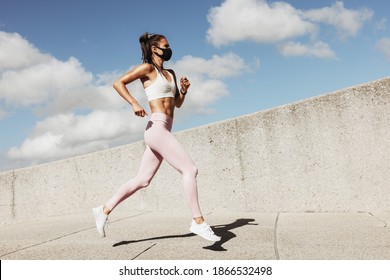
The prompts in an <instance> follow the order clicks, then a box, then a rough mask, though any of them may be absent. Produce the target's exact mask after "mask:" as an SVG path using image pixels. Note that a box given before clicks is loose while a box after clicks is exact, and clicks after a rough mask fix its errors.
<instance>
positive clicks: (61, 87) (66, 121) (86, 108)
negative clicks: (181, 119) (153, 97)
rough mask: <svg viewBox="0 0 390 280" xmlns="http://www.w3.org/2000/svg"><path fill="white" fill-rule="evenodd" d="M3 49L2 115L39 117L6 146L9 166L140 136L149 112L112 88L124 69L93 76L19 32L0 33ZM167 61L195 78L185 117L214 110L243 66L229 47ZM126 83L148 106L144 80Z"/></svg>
mask: <svg viewBox="0 0 390 280" xmlns="http://www.w3.org/2000/svg"><path fill="white" fill-rule="evenodd" d="M0 47H1V48H0V53H1V54H0V104H1V106H2V109H1V110H0V118H4V117H5V116H7V115H8V114H9V112H7V111H12V110H13V109H15V108H24V109H27V110H33V112H34V113H35V114H39V116H40V119H41V121H39V122H36V123H35V125H34V127H33V128H32V129H31V133H29V135H28V137H27V138H26V139H25V140H24V141H23V142H22V144H20V145H19V146H15V147H12V148H10V149H9V150H8V151H7V153H6V156H7V158H8V161H9V165H10V166H15V164H16V163H17V164H18V165H17V166H20V165H23V166H25V165H31V164H37V163H42V162H46V161H51V160H57V159H61V158H65V157H70V156H75V155H80V154H84V153H88V152H93V151H97V150H101V149H105V148H108V147H112V146H116V145H121V144H125V143H128V142H131V141H135V140H140V139H142V135H143V130H144V127H145V125H146V122H147V118H144V119H140V118H137V117H135V116H134V114H133V112H132V108H131V107H130V105H128V104H127V103H126V102H125V101H124V100H123V99H122V98H121V97H120V96H119V95H118V94H117V93H116V92H115V90H114V89H113V88H112V83H113V81H114V80H115V79H116V78H118V77H119V76H120V75H122V74H123V71H120V72H119V71H114V72H111V73H110V72H107V73H101V74H99V75H94V74H92V73H91V72H88V71H87V70H86V69H84V68H83V66H82V64H81V62H80V61H78V60H77V59H76V58H73V57H71V58H69V59H68V60H66V61H61V60H58V59H56V58H55V57H53V56H51V55H50V54H43V53H42V52H40V51H39V50H38V49H37V48H36V47H34V46H33V45H32V44H31V43H30V42H28V41H27V40H26V39H25V38H22V37H21V36H20V35H19V34H11V33H6V32H1V33H0ZM3 47H5V48H3ZM21 57H22V59H20V58H21ZM172 66H173V68H174V69H175V71H176V73H177V76H178V78H180V77H181V76H183V75H186V76H188V77H189V79H190V81H191V83H192V84H191V88H190V93H189V94H188V96H187V99H186V102H185V105H184V106H185V107H184V109H183V110H180V111H181V112H180V111H179V114H187V115H188V114H192V115H193V114H206V113H210V112H212V111H213V109H212V108H210V106H212V104H213V103H215V102H216V101H217V100H219V99H220V98H222V97H224V96H226V95H227V94H228V90H227V88H226V86H225V84H224V82H223V79H224V78H228V77H232V76H236V75H239V74H240V73H241V72H242V71H245V70H246V66H245V63H244V61H243V60H242V59H241V58H240V57H239V56H237V55H235V54H232V53H229V54H226V55H223V56H213V57H212V58H211V59H209V60H207V59H202V58H197V57H192V56H186V57H184V58H183V59H181V60H179V61H176V62H174V63H173V64H172ZM128 88H129V90H130V91H131V93H132V94H133V95H134V97H135V98H136V99H137V100H138V101H139V103H140V104H141V105H142V106H145V109H146V110H147V111H148V112H149V108H148V107H147V106H148V105H147V100H146V96H145V94H144V91H143V88H142V84H141V83H140V82H135V83H132V84H130V85H128ZM80 112H83V113H80ZM149 113H150V112H149ZM10 115H12V117H13V118H15V119H16V118H17V117H18V116H17V114H16V113H15V114H10Z"/></svg>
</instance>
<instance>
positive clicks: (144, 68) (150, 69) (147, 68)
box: [136, 63, 155, 73]
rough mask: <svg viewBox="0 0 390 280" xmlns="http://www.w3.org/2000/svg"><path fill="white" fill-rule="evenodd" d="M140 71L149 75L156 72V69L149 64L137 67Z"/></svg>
mask: <svg viewBox="0 0 390 280" xmlns="http://www.w3.org/2000/svg"><path fill="white" fill-rule="evenodd" d="M136 68H138V69H139V70H140V71H144V72H147V73H150V72H153V71H154V70H155V67H154V66H153V65H152V64H149V63H142V64H139V65H138V66H136Z"/></svg>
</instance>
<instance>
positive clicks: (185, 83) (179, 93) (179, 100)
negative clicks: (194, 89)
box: [170, 70, 191, 108]
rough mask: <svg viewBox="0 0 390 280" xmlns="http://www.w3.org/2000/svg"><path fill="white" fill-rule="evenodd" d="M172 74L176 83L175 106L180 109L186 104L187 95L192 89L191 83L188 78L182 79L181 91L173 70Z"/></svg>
mask: <svg viewBox="0 0 390 280" xmlns="http://www.w3.org/2000/svg"><path fill="white" fill-rule="evenodd" d="M170 72H171V73H172V74H173V77H174V79H175V83H176V94H175V106H176V107H177V108H180V107H181V105H183V103H184V99H185V95H186V94H187V91H188V88H189V87H190V85H191V83H190V81H189V80H188V79H187V77H182V78H180V89H179V88H178V86H177V82H176V74H175V72H173V70H170Z"/></svg>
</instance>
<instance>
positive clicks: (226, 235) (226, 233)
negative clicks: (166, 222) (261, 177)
mask: <svg viewBox="0 0 390 280" xmlns="http://www.w3.org/2000/svg"><path fill="white" fill-rule="evenodd" d="M254 221H255V220H254V219H238V220H236V221H235V222H233V223H230V224H226V225H218V226H212V227H211V228H212V229H213V230H214V232H215V233H216V234H217V235H219V236H221V241H218V242H215V243H214V244H213V245H211V246H207V247H203V248H204V249H208V250H212V251H227V250H226V249H225V248H223V247H222V245H223V244H224V243H226V242H228V241H229V240H230V239H232V238H235V237H236V235H235V234H234V233H233V232H231V230H232V229H235V228H239V227H243V226H247V225H257V224H253V223H251V222H254ZM191 236H195V234H193V233H187V234H180V235H165V236H158V237H151V238H145V239H139V240H129V241H121V242H118V243H115V244H114V245H112V247H118V246H123V245H129V244H133V243H139V242H145V241H153V240H163V239H173V238H188V237H191Z"/></svg>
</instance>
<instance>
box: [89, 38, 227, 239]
mask: <svg viewBox="0 0 390 280" xmlns="http://www.w3.org/2000/svg"><path fill="white" fill-rule="evenodd" d="M139 41H140V44H141V50H142V60H143V63H142V64H140V65H138V66H136V67H135V68H133V69H132V70H130V71H129V72H127V73H126V74H124V75H123V76H122V77H121V78H119V79H118V80H117V81H116V82H115V83H114V88H115V90H116V91H117V92H118V93H119V95H120V96H122V97H123V98H124V99H125V100H126V101H127V102H128V103H129V104H130V105H131V106H132V108H133V111H134V114H135V115H136V116H138V117H145V116H146V115H148V114H147V112H146V111H145V110H144V108H142V107H141V106H140V104H139V103H138V102H137V100H136V99H135V98H134V97H133V96H132V95H131V93H130V92H129V90H128V89H127V87H126V85H127V84H129V83H132V82H134V81H136V80H138V79H140V80H141V83H142V84H143V87H144V89H145V93H146V96H147V98H148V102H149V106H150V110H151V112H152V114H151V116H150V121H149V123H148V125H147V126H146V129H145V133H144V140H145V144H146V150H145V152H144V155H143V157H142V160H141V163H140V167H139V170H138V174H137V175H136V176H135V177H134V178H133V179H131V180H130V181H128V182H126V183H125V184H123V185H122V186H121V187H120V188H119V189H118V191H117V192H116V193H115V194H114V195H113V196H112V197H111V199H110V200H108V201H107V203H106V204H104V205H101V206H98V207H96V208H94V209H93V214H94V217H95V222H96V227H97V230H98V232H99V234H100V235H101V236H102V237H105V236H106V233H105V225H106V223H107V220H108V215H109V214H110V213H111V212H112V211H113V210H114V208H115V207H116V206H118V204H119V203H121V202H122V201H124V200H125V199H126V198H128V197H129V196H131V195H132V194H134V193H135V192H136V191H138V190H140V189H142V188H145V187H147V186H148V185H149V184H150V182H151V180H152V179H153V177H154V175H155V174H156V172H157V170H158V169H159V167H160V165H161V163H162V161H163V160H164V159H165V160H166V161H167V162H168V163H169V164H170V165H171V166H173V167H174V168H175V169H176V170H177V171H179V172H180V173H181V174H182V176H183V184H184V193H185V196H186V200H187V202H188V205H189V207H190V210H191V213H192V218H193V219H192V221H191V226H190V231H191V232H193V233H195V234H197V235H199V236H201V237H203V238H205V239H207V240H209V241H215V242H216V241H220V239H221V238H220V237H219V236H217V235H215V233H214V232H213V230H212V229H211V228H210V226H209V225H208V224H207V222H206V221H205V220H204V217H203V214H202V212H201V210H200V207H199V201H198V190H197V183H196V176H197V173H198V169H197V167H196V166H195V164H194V163H193V161H192V160H191V158H190V157H189V156H188V154H187V153H186V151H185V150H184V148H183V147H182V146H181V144H180V143H179V142H178V140H177V139H176V138H175V136H174V135H173V134H172V133H171V129H172V123H173V115H174V114H173V111H174V109H175V107H177V108H180V107H181V105H182V104H183V102H184V100H185V96H186V94H187V91H188V88H189V87H190V81H189V80H188V79H187V77H182V78H181V79H180V90H179V89H178V87H177V81H176V75H175V73H174V71H173V70H169V69H165V68H164V62H165V61H168V60H169V59H170V58H171V56H172V50H171V48H170V46H169V43H168V41H167V39H166V37H165V36H163V35H160V34H149V33H145V34H143V35H142V36H141V37H140V38H139Z"/></svg>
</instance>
